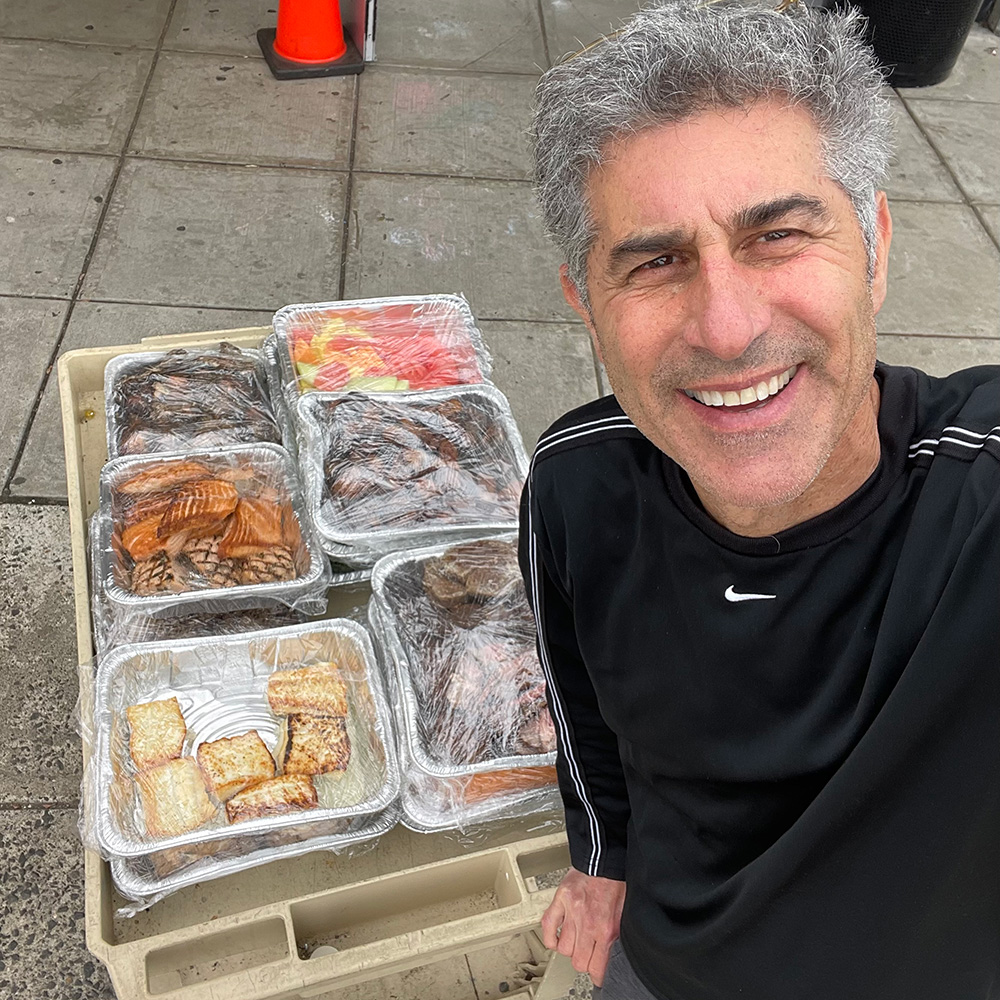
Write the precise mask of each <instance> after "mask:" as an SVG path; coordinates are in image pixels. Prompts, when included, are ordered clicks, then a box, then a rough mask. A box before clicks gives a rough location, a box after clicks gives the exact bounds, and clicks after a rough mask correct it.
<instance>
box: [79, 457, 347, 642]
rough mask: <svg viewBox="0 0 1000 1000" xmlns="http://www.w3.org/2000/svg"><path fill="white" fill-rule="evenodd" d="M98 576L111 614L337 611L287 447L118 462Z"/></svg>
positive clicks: (105, 509) (107, 496)
mask: <svg viewBox="0 0 1000 1000" xmlns="http://www.w3.org/2000/svg"><path fill="white" fill-rule="evenodd" d="M97 535H98V552H97V564H98V565H97V576H98V583H99V586H100V589H101V591H102V593H103V598H104V600H105V601H106V602H107V603H108V605H109V606H110V609H111V612H110V616H111V617H112V618H113V619H115V620H116V621H117V622H119V623H122V622H124V621H125V619H126V618H129V617H133V616H138V617H140V618H150V617H153V618H167V617H174V616H177V615H192V614H199V615H203V614H218V613H222V612H230V611H241V610H246V609H252V608H274V607H281V606H287V607H291V608H294V609H295V610H297V611H300V612H302V613H308V614H321V613H322V612H323V610H324V609H325V607H326V588H327V585H328V583H329V580H330V570H329V567H328V565H327V563H326V558H325V557H324V555H323V552H322V549H321V546H320V544H319V539H318V537H317V535H316V532H315V529H314V527H313V525H312V522H311V520H310V519H309V516H308V514H307V512H306V509H305V506H304V502H303V499H302V495H301V490H300V489H299V485H298V479H297V477H296V474H295V468H294V465H293V463H292V460H291V458H290V457H289V455H288V453H287V452H286V451H285V450H284V449H283V448H281V447H279V446H278V445H273V444H261V445H252V446H246V447H237V448H229V449H225V450H220V451H215V452H202V453H194V454H191V455H190V456H187V457H183V458H180V457H171V458H166V457H164V458H138V457H136V458H127V457H123V458H118V459H115V460H114V461H112V462H109V463H108V464H107V465H105V467H104V469H103V470H102V472H101V501H100V518H99V522H98V531H97Z"/></svg>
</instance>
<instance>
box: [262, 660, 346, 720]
mask: <svg viewBox="0 0 1000 1000" xmlns="http://www.w3.org/2000/svg"><path fill="white" fill-rule="evenodd" d="M267 700H268V702H269V703H270V705H271V709H272V711H274V713H275V714H276V715H328V716H329V715H347V687H346V686H345V684H344V682H343V681H342V680H341V678H340V671H339V670H337V667H336V666H335V665H334V664H333V663H318V664H316V665H315V666H311V667H299V668H298V669H297V670H278V671H276V672H275V673H273V674H271V676H270V677H269V678H268V681H267Z"/></svg>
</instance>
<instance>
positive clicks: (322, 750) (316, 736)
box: [279, 715, 351, 778]
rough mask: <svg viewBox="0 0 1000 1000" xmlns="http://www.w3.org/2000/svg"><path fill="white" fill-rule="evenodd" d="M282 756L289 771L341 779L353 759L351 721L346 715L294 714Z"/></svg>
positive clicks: (289, 720) (289, 722)
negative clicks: (349, 721) (348, 723)
mask: <svg viewBox="0 0 1000 1000" xmlns="http://www.w3.org/2000/svg"><path fill="white" fill-rule="evenodd" d="M284 735H285V738H284V742H283V744H282V747H281V750H280V753H279V756H280V757H281V769H282V770H283V771H284V772H285V774H330V775H331V776H333V777H337V778H339V777H340V776H341V775H342V774H343V773H344V771H346V770H347V765H348V763H350V760H351V740H350V737H348V735H347V720H346V719H345V718H344V717H343V716H342V715H332V716H329V715H290V716H288V719H287V721H286V723H285V734H284Z"/></svg>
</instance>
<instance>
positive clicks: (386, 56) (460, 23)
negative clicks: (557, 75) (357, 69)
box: [375, 0, 548, 73]
mask: <svg viewBox="0 0 1000 1000" xmlns="http://www.w3.org/2000/svg"><path fill="white" fill-rule="evenodd" d="M375 57H376V59H377V60H378V61H379V62H383V63H392V64H395V65H404V66H453V67H461V68H463V69H480V70H491V71H494V72H501V73H537V72H540V71H542V70H544V69H546V68H547V65H548V64H547V62H546V59H545V46H544V44H543V42H542V32H541V25H540V22H539V19H538V7H537V4H536V0H496V2H494V3H484V4H472V3H469V2H468V0H435V2H434V3H433V4H427V3H425V2H423V0H379V3H378V15H377V21H376V34H375Z"/></svg>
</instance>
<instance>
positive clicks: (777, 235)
mask: <svg viewBox="0 0 1000 1000" xmlns="http://www.w3.org/2000/svg"><path fill="white" fill-rule="evenodd" d="M791 235H792V230H791V229H773V230H771V232H769V233H764V235H763V236H761V237H760V239H761V241H762V242H764V243H776V242H777V241H778V240H783V239H787V238H788V237H789V236H791Z"/></svg>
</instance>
